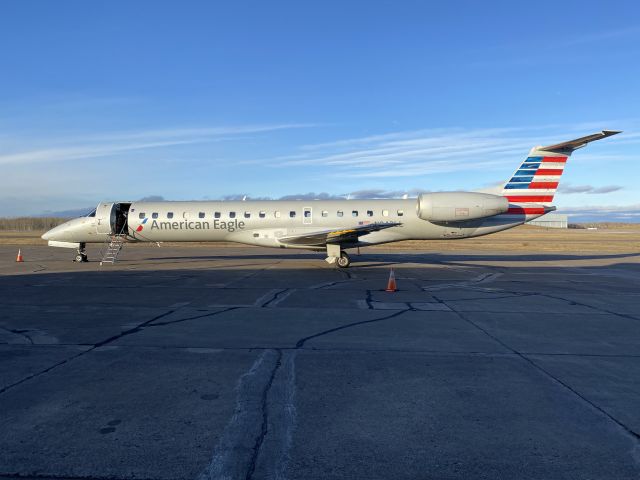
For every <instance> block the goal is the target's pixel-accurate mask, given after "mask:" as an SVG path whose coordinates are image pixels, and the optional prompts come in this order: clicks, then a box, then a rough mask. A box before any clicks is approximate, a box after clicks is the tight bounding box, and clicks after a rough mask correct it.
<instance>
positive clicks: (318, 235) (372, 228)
mask: <svg viewBox="0 0 640 480" xmlns="http://www.w3.org/2000/svg"><path fill="white" fill-rule="evenodd" d="M398 225H402V224H401V223H399V222H385V223H370V224H368V225H358V226H357V227H352V228H346V229H344V228H343V229H336V230H322V231H318V232H310V233H305V234H302V235H290V236H287V237H280V238H279V239H278V241H279V242H280V243H284V244H287V245H308V246H313V247H317V246H324V245H327V244H342V243H354V242H357V241H358V238H359V237H361V236H362V235H366V234H368V233H371V232H379V231H380V230H384V229H386V228H391V227H397V226H398Z"/></svg>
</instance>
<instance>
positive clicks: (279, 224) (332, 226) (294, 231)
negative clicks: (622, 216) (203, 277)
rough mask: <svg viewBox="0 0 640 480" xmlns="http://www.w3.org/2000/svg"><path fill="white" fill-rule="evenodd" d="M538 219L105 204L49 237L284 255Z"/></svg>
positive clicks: (407, 206)
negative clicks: (335, 235)
mask: <svg viewBox="0 0 640 480" xmlns="http://www.w3.org/2000/svg"><path fill="white" fill-rule="evenodd" d="M537 216H540V215H524V214H513V213H505V214H501V215H496V216H492V217H489V218H484V219H477V220H465V221H456V222H430V221H426V220H423V219H421V218H420V217H419V216H418V212H417V202H416V199H394V200H389V199H370V200H268V201H223V202H209V201H207V202H131V203H125V202H120V203H110V202H105V203H101V204H100V205H99V206H98V208H97V209H96V211H95V213H94V214H93V216H87V217H80V218H77V219H74V220H71V221H69V222H67V223H65V224H63V225H60V226H59V227H56V228H54V229H53V230H51V231H49V232H47V233H46V234H45V235H43V238H44V239H46V240H50V241H57V242H71V243H101V242H105V241H106V240H107V239H108V238H109V237H110V235H112V234H117V233H125V234H127V236H128V239H129V240H131V241H141V242H145V241H147V242H165V241H171V242H221V241H225V242H229V241H230V242H239V243H245V244H250V245H260V246H267V247H286V248H311V249H315V247H309V246H293V245H288V244H286V243H283V242H281V241H280V239H282V238H284V237H291V236H295V235H304V234H306V233H310V232H318V231H325V230H326V231H328V230H340V229H349V228H353V227H357V226H361V225H369V224H374V223H378V224H379V223H388V222H394V223H399V224H400V225H398V226H394V227H391V228H387V229H385V230H382V231H376V232H371V233H368V234H366V235H363V236H361V237H359V239H358V241H357V242H354V243H353V244H351V245H345V246H344V247H346V248H349V247H355V246H366V245H375V244H380V243H388V242H395V241H400V240H446V239H459V238H468V237H475V236H480V235H487V234H489V233H493V232H497V231H500V230H505V229H508V228H512V227H515V226H517V225H520V224H522V223H524V222H525V221H528V220H531V219H532V218H535V217H537Z"/></svg>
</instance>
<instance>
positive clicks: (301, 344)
mask: <svg viewBox="0 0 640 480" xmlns="http://www.w3.org/2000/svg"><path fill="white" fill-rule="evenodd" d="M409 311H411V309H409V308H406V309H404V310H398V311H396V312H395V313H392V314H391V315H387V316H386V317H381V318H374V319H371V320H361V321H359V322H352V323H347V324H345V325H341V326H339V327H334V328H330V329H328V330H324V331H322V332H318V333H315V334H313V335H309V336H308V337H303V338H301V339H300V340H298V341H297V342H296V349H298V348H303V347H304V344H305V343H307V342H308V341H309V340H312V339H314V338H318V337H322V336H323V335H328V334H330V333H334V332H338V331H340V330H344V329H347V328H351V327H356V326H358V325H366V324H368V323H375V322H381V321H383V320H389V319H391V318H394V317H397V316H399V315H402V314H403V313H405V312H409Z"/></svg>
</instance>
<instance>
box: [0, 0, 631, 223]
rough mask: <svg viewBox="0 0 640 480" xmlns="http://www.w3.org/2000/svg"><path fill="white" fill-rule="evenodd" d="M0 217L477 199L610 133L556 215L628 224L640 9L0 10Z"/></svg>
mask: <svg viewBox="0 0 640 480" xmlns="http://www.w3.org/2000/svg"><path fill="white" fill-rule="evenodd" d="M0 45H1V47H0V65H1V66H2V67H1V69H0V71H1V75H0V175H1V177H2V179H3V182H2V186H1V187H0V215H3V216H11V215H23V214H35V213H41V212H43V211H47V210H51V211H57V210H65V209H70V208H78V207H85V206H91V205H93V204H96V203H97V202H98V201H100V200H107V199H111V200H126V199H139V198H143V197H146V196H151V195H161V196H163V197H164V198H166V199H175V200H181V199H217V198H225V197H229V196H234V195H244V194H247V195H249V196H250V197H272V198H278V197H281V196H286V195H303V194H308V193H310V192H313V193H315V195H319V194H321V193H324V194H328V195H343V194H352V196H358V195H363V194H365V193H368V194H371V195H375V196H385V195H396V194H401V193H403V192H414V191H416V190H453V189H469V190H471V189H479V188H486V187H488V186H491V185H494V184H496V183H497V182H499V181H502V180H505V179H506V178H508V177H509V175H510V174H511V173H512V172H513V170H514V169H515V167H516V166H517V165H518V163H519V162H520V160H521V159H522V158H523V157H524V156H526V154H527V153H528V151H529V148H530V147H532V146H534V145H540V144H549V143H553V142H556V141H561V140H567V139H570V138H574V137H576V136H581V135H584V134H588V133H592V132H594V131H598V130H600V129H602V128H608V129H620V130H624V134H621V135H619V136H617V137H614V138H610V139H606V140H604V141H602V142H597V143H595V144H591V145H589V146H588V147H587V148H585V149H584V150H581V151H578V152H576V154H575V155H574V156H573V157H572V158H571V160H570V163H569V164H568V167H567V170H566V172H565V175H564V176H563V179H562V183H561V187H562V191H561V192H560V193H559V194H558V195H557V197H556V204H557V205H558V206H559V207H560V210H564V211H567V212H570V213H576V212H578V213H582V214H588V215H592V216H594V217H598V216H600V217H602V218H612V219H615V220H633V219H636V220H640V191H639V190H638V187H637V181H638V178H640V167H639V166H638V164H639V162H638V157H639V155H638V152H639V149H640V108H639V107H640V5H639V4H638V3H637V2H632V1H620V2H616V3H615V4H610V3H609V4H607V3H606V2H584V1H582V2H570V1H568V2H562V1H554V2H544V1H538V2H527V3H525V2H471V1H469V2H459V1H457V2H437V3H436V2H424V1H415V2H412V1H407V2H399V1H395V2H382V1H381V2H356V1H353V2H344V1H342V2H337V1H336V2H333V1H325V2H314V3H311V2H299V1H298V2H276V1H274V2H257V1H256V2H205V1H202V2H200V1H183V2H177V1H174V2H162V1H153V2H151V1H149V2H146V1H136V2H124V1H111V2H86V1H64V2H47V1H40V2H38V1H28V2H25V1H11V0H8V1H5V2H2V4H1V5H0Z"/></svg>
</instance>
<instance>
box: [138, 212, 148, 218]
mask: <svg viewBox="0 0 640 480" xmlns="http://www.w3.org/2000/svg"><path fill="white" fill-rule="evenodd" d="M144 217H146V215H145V214H144V212H140V213H139V214H138V218H144Z"/></svg>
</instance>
